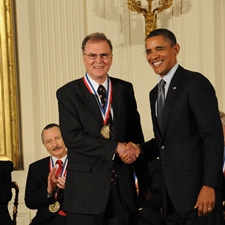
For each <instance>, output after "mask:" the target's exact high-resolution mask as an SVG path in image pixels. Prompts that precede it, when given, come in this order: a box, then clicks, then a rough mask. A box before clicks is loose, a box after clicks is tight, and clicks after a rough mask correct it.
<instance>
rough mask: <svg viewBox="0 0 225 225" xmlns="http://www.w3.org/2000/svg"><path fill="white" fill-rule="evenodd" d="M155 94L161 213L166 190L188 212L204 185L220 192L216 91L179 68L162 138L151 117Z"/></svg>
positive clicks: (220, 142)
mask: <svg viewBox="0 0 225 225" xmlns="http://www.w3.org/2000/svg"><path fill="white" fill-rule="evenodd" d="M157 91H158V87H157V86H155V88H153V90H152V91H151V92H150V105H151V115H152V122H153V128H154V134H155V138H156V141H157V144H158V146H159V149H160V158H161V164H162V165H161V166H162V174H164V180H163V181H164V185H163V192H162V193H163V200H164V201H163V203H164V210H165V211H166V210H167V209H166V202H165V199H166V191H165V190H166V189H165V188H167V190H168V194H169V196H170V198H171V201H172V203H173V205H174V207H175V208H176V209H177V210H178V211H190V210H193V207H194V205H195V203H196V200H197V197H198V194H199V191H200V189H201V187H202V186H203V185H207V186H210V187H214V188H215V189H216V190H218V189H220V187H221V170H222V159H223V133H222V126H221V121H220V117H219V113H218V105H217V99H216V96H215V91H214V88H213V86H212V85H211V84H210V82H209V81H208V80H207V79H206V78H205V77H204V76H202V75H201V74H199V73H196V72H191V71H188V70H185V69H184V68H182V67H181V66H179V67H178V69H177V70H176V72H175V74H174V76H173V78H172V80H171V83H170V86H169V90H168V93H167V96H166V101H165V106H164V113H163V130H162V134H160V132H159V129H158V126H157V119H156V115H155V102H156V99H157ZM145 147H146V146H145V145H143V148H145ZM218 203H219V204H221V203H220V202H219V201H218V199H217V204H218Z"/></svg>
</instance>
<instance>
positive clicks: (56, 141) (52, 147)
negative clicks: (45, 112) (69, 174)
mask: <svg viewBox="0 0 225 225" xmlns="http://www.w3.org/2000/svg"><path fill="white" fill-rule="evenodd" d="M42 140H43V145H44V146H45V148H46V150H47V151H48V152H49V154H50V155H52V156H54V157H56V158H57V159H61V158H62V157H63V156H65V155H66V153H67V150H66V146H65V144H64V141H63V138H62V135H61V132H60V129H59V127H56V126H54V127H51V128H48V129H46V130H43V133H42Z"/></svg>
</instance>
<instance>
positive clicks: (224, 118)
mask: <svg viewBox="0 0 225 225" xmlns="http://www.w3.org/2000/svg"><path fill="white" fill-rule="evenodd" d="M220 119H221V122H222V126H223V137H224V155H223V175H224V176H223V221H224V225H225V113H224V112H222V111H220Z"/></svg>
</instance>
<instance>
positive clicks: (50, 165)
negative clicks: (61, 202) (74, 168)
mask: <svg viewBox="0 0 225 225" xmlns="http://www.w3.org/2000/svg"><path fill="white" fill-rule="evenodd" d="M67 164H68V158H66V160H65V162H64V163H63V167H62V171H61V174H60V175H59V177H62V176H65V175H66V168H67ZM54 167H55V166H54V161H53V158H52V157H50V161H49V170H50V171H52V169H53V168H54ZM57 169H58V168H57ZM58 190H59V188H58V186H57V188H56V191H55V195H54V197H55V199H57V194H58Z"/></svg>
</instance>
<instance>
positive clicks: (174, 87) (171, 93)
mask: <svg viewBox="0 0 225 225" xmlns="http://www.w3.org/2000/svg"><path fill="white" fill-rule="evenodd" d="M181 79H182V67H181V66H179V67H178V69H177V70H176V72H175V74H174V76H173V78H172V80H171V83H170V86H169V90H168V92H167V96H166V101H165V106H164V110H163V129H162V136H164V134H165V130H166V127H167V123H168V120H169V116H170V111H171V109H172V107H173V101H174V99H175V97H176V95H177V93H178V91H179V88H180V85H181Z"/></svg>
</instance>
